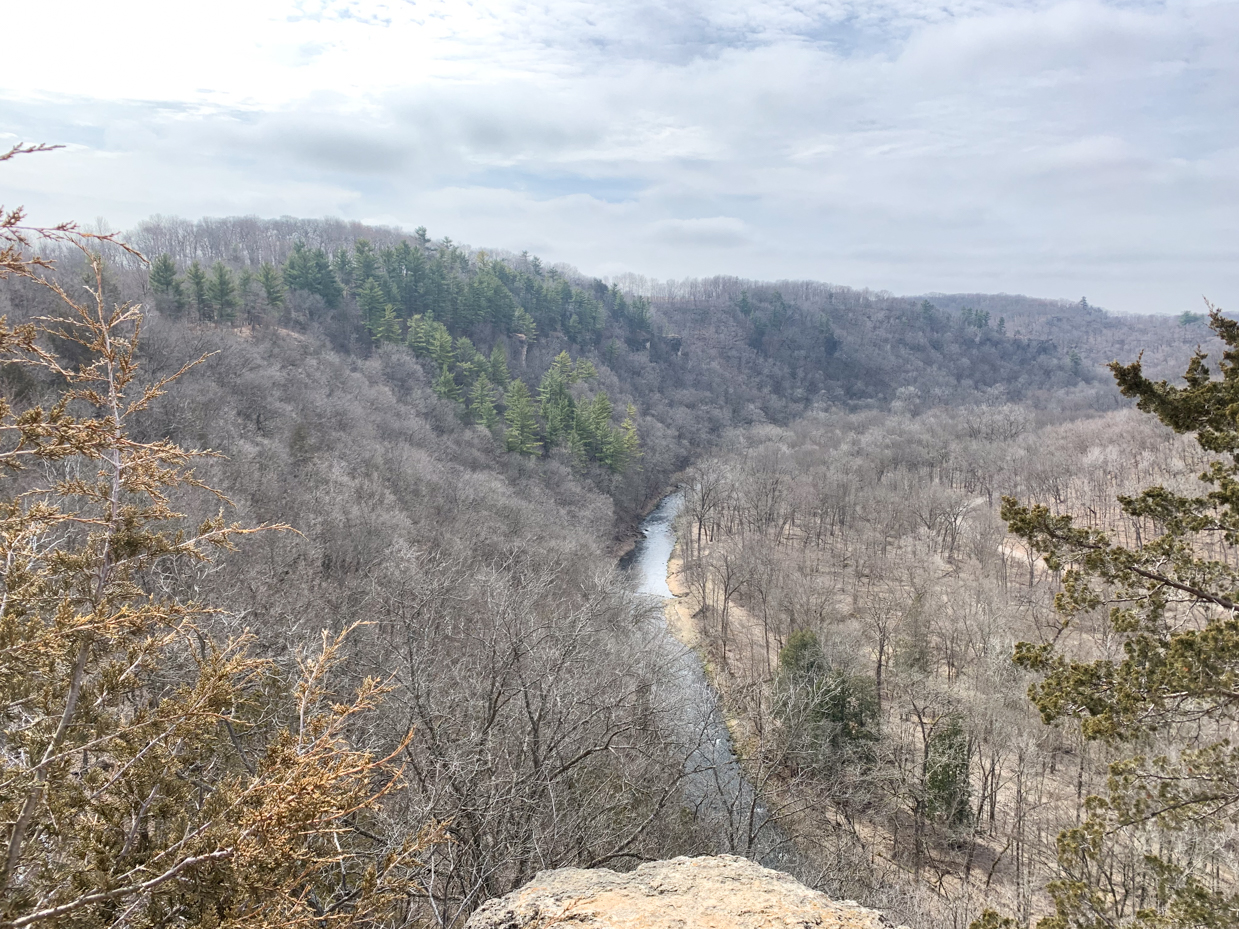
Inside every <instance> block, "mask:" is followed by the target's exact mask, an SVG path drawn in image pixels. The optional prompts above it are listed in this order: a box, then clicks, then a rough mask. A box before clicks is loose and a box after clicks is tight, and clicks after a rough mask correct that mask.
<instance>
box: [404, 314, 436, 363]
mask: <svg viewBox="0 0 1239 929" xmlns="http://www.w3.org/2000/svg"><path fill="white" fill-rule="evenodd" d="M429 328H430V323H429V322H427V320H426V318H425V317H424V316H422V315H421V314H420V313H419V314H417V315H416V316H414V317H412V318H411V319H410V320H409V331H408V332H407V333H405V337H404V344H405V345H407V346H409V348H411V349H413V354H414V355H416V356H417V357H418V358H425V357H426V355H428V354H429V353H430V349H429V347H428V345H427V343H426V330H427V329H429Z"/></svg>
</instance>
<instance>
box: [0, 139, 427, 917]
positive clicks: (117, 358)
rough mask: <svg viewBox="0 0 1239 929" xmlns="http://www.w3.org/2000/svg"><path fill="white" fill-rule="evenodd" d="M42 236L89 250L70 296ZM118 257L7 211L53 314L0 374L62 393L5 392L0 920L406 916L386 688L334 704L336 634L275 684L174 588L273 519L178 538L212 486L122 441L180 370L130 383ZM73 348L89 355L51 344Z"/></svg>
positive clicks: (189, 531) (10, 345)
mask: <svg viewBox="0 0 1239 929" xmlns="http://www.w3.org/2000/svg"><path fill="white" fill-rule="evenodd" d="M41 148H42V147H29V146H27V147H19V148H15V149H13V150H11V151H10V152H8V153H7V154H4V155H0V161H4V160H8V159H9V158H11V157H13V156H14V155H16V154H25V153H28V152H31V151H37V150H40V149H41ZM49 240H50V241H51V242H53V243H58V244H59V246H60V247H65V248H67V247H71V246H77V247H78V248H80V249H81V250H82V252H83V253H84V255H85V257H86V260H87V262H88V265H89V267H90V268H91V269H92V270H93V275H94V280H95V286H93V287H86V288H85V289H84V291H85V295H86V296H85V297H79V296H77V295H76V294H75V293H71V292H70V291H69V290H67V289H66V288H65V287H64V286H62V285H61V284H60V283H58V282H57V280H56V279H55V278H54V276H53V275H52V274H51V273H50V271H51V269H52V262H51V261H50V260H48V259H47V258H44V257H39V256H38V255H36V254H34V253H33V252H32V243H36V242H39V241H44V242H46V241H49ZM111 246H116V247H121V248H125V246H123V245H122V244H121V243H118V242H114V241H113V240H111V239H110V237H107V236H97V235H91V234H88V233H84V232H81V231H79V230H77V229H76V228H75V227H74V226H73V225H72V224H64V225H60V226H57V227H54V228H47V229H39V228H32V227H28V226H25V225H23V214H22V211H21V210H20V209H17V210H10V211H7V212H5V211H3V210H0V278H9V279H14V280H15V282H18V283H22V282H24V283H26V284H28V285H31V286H35V287H45V288H49V289H50V290H51V291H53V292H54V293H55V295H56V296H57V297H58V298H59V300H60V301H61V304H62V307H61V312H60V313H59V314H58V315H57V316H56V317H54V318H53V317H44V318H40V319H37V320H35V321H33V322H32V323H30V324H25V325H19V326H15V327H11V326H9V325H8V323H7V321H5V320H0V359H2V361H3V363H4V364H5V365H8V366H20V368H22V369H24V370H27V371H30V372H31V373H32V374H34V375H36V376H40V377H42V378H44V381H45V382H46V383H49V384H53V385H56V387H57V390H58V391H59V396H58V399H57V400H56V401H55V403H54V404H53V405H51V406H50V408H47V409H45V408H43V407H39V406H34V407H30V408H26V409H17V408H15V407H14V405H13V404H12V403H11V402H10V400H9V399H8V398H6V397H2V396H0V466H2V470H0V473H2V474H3V475H4V479H5V480H6V481H8V482H9V484H10V488H9V490H10V492H9V493H7V494H0V498H2V499H0V927H3V929H20V927H27V926H56V927H88V926H89V927H97V926H113V925H115V926H121V925H124V926H132V927H145V926H238V927H239V926H252V927H269V926H270V927H274V926H280V927H299V926H311V925H313V926H324V925H367V926H371V925H401V924H403V923H404V922H405V921H406V920H407V917H408V912H407V908H408V901H409V896H408V890H407V886H406V881H407V880H408V879H409V875H410V874H411V868H412V865H413V861H412V856H413V855H414V854H415V853H416V851H417V850H418V849H419V848H420V847H423V846H424V844H425V843H426V842H428V841H431V840H432V836H431V835H430V834H429V833H424V834H422V835H416V836H410V837H407V838H404V839H397V840H385V839H384V838H383V836H382V835H381V834H380V833H382V832H383V831H384V830H383V824H382V819H381V809H380V807H381V802H382V801H383V799H384V798H385V797H386V796H388V795H389V794H391V793H392V792H394V791H396V790H397V789H399V787H400V785H401V779H400V771H399V770H398V769H397V768H396V767H395V766H394V765H393V762H392V759H393V758H395V757H396V755H397V754H399V753H401V752H403V751H404V749H405V747H406V746H407V744H408V739H407V738H406V739H405V740H404V741H403V742H401V743H400V744H397V745H394V746H388V747H387V751H385V752H383V753H381V754H376V753H375V752H374V751H372V750H370V749H369V748H368V747H365V746H363V745H362V744H360V743H359V741H358V736H359V734H361V733H362V732H364V726H363V725H361V724H360V723H361V722H362V721H363V720H364V718H365V717H366V716H367V714H369V713H370V712H371V711H372V710H373V709H374V708H375V707H376V705H377V704H378V702H379V701H380V700H381V698H382V696H383V693H384V691H385V689H386V688H385V686H384V684H383V683H382V682H380V681H377V680H373V679H370V680H365V681H363V682H361V683H360V685H359V686H358V687H357V689H356V691H355V693H353V695H352V696H351V697H344V698H343V699H341V698H339V697H337V696H336V695H335V694H334V693H333V682H332V677H333V676H332V673H331V672H332V669H333V667H334V666H336V665H337V664H338V662H339V660H340V658H341V651H342V647H343V639H344V637H343V636H342V635H340V636H331V635H328V634H326V633H324V636H323V640H322V642H321V643H320V644H319V646H318V647H317V648H314V649H306V650H303V651H302V652H301V653H300V659H299V662H298V664H299V668H298V669H295V670H291V671H288V670H286V669H283V668H281V667H278V666H277V665H275V664H274V663H272V662H270V661H268V660H265V659H262V658H259V657H257V656H255V655H254V654H253V653H252V650H251V648H250V638H249V636H248V635H246V634H243V633H242V634H237V635H234V636H233V637H231V638H228V639H227V640H218V639H216V638H214V637H213V636H212V635H211V632H210V628H211V626H212V620H214V619H216V618H217V617H216V616H215V615H214V614H215V611H213V610H212V609H211V607H210V605H209V604H206V603H201V602H196V601H194V600H193V599H190V598H188V597H187V596H186V595H185V594H183V593H182V592H181V590H180V585H179V583H178V581H177V580H176V577H177V572H178V570H180V569H183V568H184V567H185V566H187V565H193V564H198V565H201V564H203V563H205V562H208V561H209V560H210V559H211V558H212V556H213V555H214V554H217V553H219V552H221V551H226V550H230V549H232V548H233V546H234V545H235V544H236V543H237V542H238V541H240V540H241V538H242V537H244V536H245V535H247V534H249V533H252V532H256V531H260V530H262V529H277V528H281V527H277V526H266V527H257V528H244V527H242V526H239V525H235V524H233V525H229V524H227V523H226V522H225V521H224V518H223V515H222V510H221V511H220V515H218V516H216V517H215V518H212V519H209V520H207V521H206V522H205V523H204V524H203V525H201V526H198V527H197V528H192V527H187V526H185V525H184V519H183V517H182V516H181V515H180V514H179V513H178V512H177V511H176V510H175V504H174V500H173V498H174V496H175V495H176V493H177V492H185V493H197V492H210V488H207V487H205V485H204V484H203V483H202V482H201V481H200V480H199V479H198V478H196V477H195V476H194V472H193V470H192V468H191V465H192V464H193V462H194V459H195V458H196V457H199V456H201V455H202V454H204V453H202V452H193V451H187V450H185V449H183V448H180V447H178V446H177V445H175V444H174V443H172V442H170V441H166V440H161V441H155V442H138V441H135V440H134V439H132V438H131V437H130V435H131V433H130V431H129V429H128V423H129V422H130V421H131V420H132V418H133V417H134V416H136V415H137V414H139V413H141V412H142V411H143V410H145V409H146V408H147V407H148V406H149V405H150V404H151V403H152V402H153V401H155V400H156V399H157V398H158V397H159V396H160V394H161V393H162V392H163V391H164V389H165V387H166V386H167V384H168V382H169V381H170V380H173V379H175V377H176V376H178V375H173V377H171V378H168V379H164V380H159V381H156V382H153V383H147V384H145V385H143V384H142V382H141V381H140V380H139V377H138V376H139V372H138V368H137V366H136V363H135V351H136V348H137V345H138V335H139V330H140V325H141V314H140V312H139V309H138V308H137V307H136V306H132V305H121V306H114V307H112V308H109V307H108V306H107V305H106V304H105V301H104V297H103V259H102V257H101V255H100V254H99V251H100V250H101V249H102V248H104V247H111ZM69 343H72V345H71V347H72V348H73V349H74V353H75V355H76V356H78V357H83V356H84V357H85V360H84V361H82V362H80V363H78V364H70V363H68V362H66V361H63V360H62V359H61V358H60V357H59V356H58V355H57V354H56V353H55V352H54V351H53V350H52V349H51V348H50V347H49V346H50V345H54V344H59V345H62V346H64V345H66V344H69ZM83 353H84V355H83ZM196 363H197V362H194V364H196ZM10 370H13V369H12V368H10ZM216 625H218V624H216Z"/></svg>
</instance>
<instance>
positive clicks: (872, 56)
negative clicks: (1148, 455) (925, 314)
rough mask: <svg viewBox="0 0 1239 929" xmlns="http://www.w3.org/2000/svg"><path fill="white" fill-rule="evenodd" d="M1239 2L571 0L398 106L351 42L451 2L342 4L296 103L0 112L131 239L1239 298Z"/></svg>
mask: <svg viewBox="0 0 1239 929" xmlns="http://www.w3.org/2000/svg"><path fill="white" fill-rule="evenodd" d="M456 6H457V7H460V6H461V5H459V4H457V5H456ZM435 9H439V8H432V10H431V12H432V13H433V12H434V11H435ZM441 9H442V10H448V7H446V6H445V7H442V8H441ZM1234 10H1235V7H1234V5H1233V4H1231V3H1217V4H1207V3H1206V4H1196V5H1182V6H1173V7H1172V6H1164V5H1153V4H1151V5H1140V4H1134V5H1132V4H1122V5H1115V4H1106V3H1100V2H1066V3H1032V4H1023V3H1021V4H1016V3H1002V2H988V0H958V2H951V0H948V2H947V3H945V4H943V3H937V2H935V3H929V2H927V0H926V2H923V3H922V2H920V0H878V2H867V3H860V2H856V3H851V2H812V0H809V2H790V0H789V2H783V0H765V2H757V3H753V2H748V3H742V2H738V0H716V2H712V3H707V2H704V0H701V2H698V0H689V2H682V3H678V4H675V5H672V6H668V5H666V4H651V3H646V2H644V0H637V2H627V3H626V2H616V3H612V4H606V5H603V4H597V3H593V2H585V0H562V2H558V3H548V4H543V5H520V6H514V7H513V8H512V9H511V10H506V11H505V10H504V9H501V8H498V9H496V10H495V11H493V15H491V16H490V17H489V18H487V19H485V21H482V20H480V19H479V20H478V21H477V22H472V21H468V20H467V19H465V20H462V19H460V18H459V16H458V17H457V18H456V19H453V18H452V15H456V14H451V15H449V13H448V12H443V14H442V16H441V17H440V20H436V21H434V22H431V21H430V20H429V19H428V20H427V22H426V24H425V29H426V30H431V29H437V30H438V31H437V32H435V33H434V35H435V36H436V37H437V38H435V40H434V44H433V46H432V47H430V49H429V51H430V52H431V53H433V56H434V57H433V58H432V60H426V61H424V62H423V60H422V59H420V58H416V57H413V56H412V53H411V52H410V53H409V56H408V57H407V60H406V59H405V58H400V57H399V56H396V57H393V59H392V61H393V64H392V68H393V71H394V73H397V74H398V75H407V76H406V77H405V78H404V79H401V80H396V81H394V82H388V84H387V85H385V86H381V87H379V86H374V87H370V86H366V85H364V84H363V85H359V86H353V85H351V84H350V83H349V81H348V79H347V78H348V77H349V67H348V66H349V65H350V64H351V63H352V62H354V61H355V62H356V63H357V65H358V67H359V68H360V67H362V66H364V65H365V64H366V61H367V60H368V58H367V56H369V57H374V56H376V55H379V54H381V53H382V49H381V47H379V46H376V48H379V51H374V50H373V49H370V48H369V47H366V46H364V44H358V45H357V46H356V48H354V47H353V46H350V45H348V42H358V43H361V42H362V40H363V39H364V40H365V41H373V42H379V43H381V42H382V41H385V40H387V39H386V37H388V36H389V34H390V35H391V36H395V35H397V31H398V30H399V29H400V28H403V27H402V26H401V23H402V22H404V20H406V19H408V18H409V17H414V18H415V17H417V16H422V15H429V14H426V13H425V8H424V6H423V5H421V4H419V5H417V6H410V5H405V4H399V3H392V4H387V5H385V6H380V5H375V4H366V3H360V2H349V3H346V4H336V3H317V4H314V5H313V8H310V7H308V6H303V8H302V9H301V11H300V15H301V16H302V18H303V19H304V20H305V22H300V21H299V26H298V28H301V26H308V27H315V26H316V24H317V26H321V28H322V29H324V30H334V31H325V32H323V33H322V34H321V35H319V34H318V33H314V34H309V35H308V37H307V34H302V33H298V34H297V35H296V36H294V37H290V38H289V41H288V43H287V47H288V48H289V49H293V50H294V52H296V54H295V55H294V59H295V61H296V63H295V64H287V65H284V64H280V65H279V67H282V68H283V67H286V68H290V69H293V71H290V72H289V73H295V74H297V75H301V74H303V73H304V74H305V75H306V81H307V86H306V89H305V92H303V93H301V94H299V95H298V94H294V95H292V96H286V97H284V98H281V99H274V98H273V99H271V100H264V99H263V98H262V96H261V94H255V96H254V98H253V99H248V98H247V99H237V100H233V101H232V102H218V101H215V98H210V99H208V100H202V99H195V100H190V99H171V100H150V101H141V100H134V99H132V98H129V99H124V98H109V99H96V98H91V97H88V96H68V95H65V94H60V95H55V94H51V93H46V94H43V95H42V96H41V97H40V99H39V100H37V101H33V102H32V101H30V100H29V99H23V98H22V97H21V96H20V95H16V94H14V93H8V94H5V93H3V92H2V91H0V113H2V114H3V124H4V125H7V126H9V127H10V129H9V131H10V132H12V133H16V134H18V135H21V136H22V137H23V138H39V139H48V140H51V141H70V142H73V143H75V147H74V148H73V150H71V151H68V152H62V153H59V154H57V155H54V156H44V159H43V160H42V161H38V160H35V159H27V160H25V161H22V162H12V163H10V165H11V166H12V167H11V168H10V167H9V166H7V165H6V166H5V168H4V172H5V173H4V177H5V188H6V190H9V191H11V192H12V193H13V194H16V195H20V198H21V199H24V200H25V201H26V202H27V203H28V204H30V205H31V206H32V207H37V208H38V209H39V211H40V212H48V213H49V215H57V214H55V213H54V212H53V211H55V210H60V211H62V212H61V213H60V214H59V215H71V216H84V217H93V216H95V215H98V214H100V213H103V214H106V215H107V216H108V217H109V218H110V219H111V220H112V222H113V223H116V224H128V223H132V222H134V221H136V220H137V219H140V218H141V217H142V216H144V215H146V214H148V213H151V212H164V213H168V212H179V213H182V214H186V215H203V214H209V215H219V214H222V213H264V214H285V213H294V214H306V215H323V214H329V213H330V214H337V215H344V216H346V217H349V218H357V219H372V220H377V221H383V222H396V223H403V224H405V225H407V226H409V227H412V226H414V225H418V224H421V223H425V224H427V225H428V226H431V228H432V231H433V232H435V233H436V234H448V235H451V236H452V237H453V238H455V239H458V240H463V241H468V242H470V243H472V244H475V245H479V246H495V247H500V248H513V249H517V250H519V249H521V248H530V249H531V250H534V251H538V252H541V253H543V254H544V257H546V258H547V259H548V260H551V261H567V262H570V263H572V264H575V265H577V266H579V267H581V268H582V269H583V270H586V271H590V272H593V273H599V274H605V273H618V272H621V271H637V272H640V273H646V274H651V275H657V276H684V275H688V274H712V273H720V272H721V273H739V274H744V275H748V276H755V277H816V278H824V279H829V280H832V281H835V282H839V283H848V284H854V285H857V286H872V287H876V288H884V289H890V290H896V291H901V292H922V291H959V290H978V289H992V290H1005V291H1023V292H1027V293H1034V294H1039V295H1046V296H1060V295H1061V296H1073V297H1078V296H1079V295H1080V294H1081V293H1085V294H1087V295H1088V297H1089V299H1090V301H1091V302H1095V303H1100V304H1103V305H1109V306H1111V307H1113V308H1115V309H1131V310H1146V311H1148V310H1166V311H1179V310H1182V309H1185V308H1195V306H1196V303H1197V302H1198V300H1199V294H1200V293H1201V292H1202V291H1204V292H1207V293H1209V294H1210V296H1211V297H1213V298H1214V299H1216V300H1218V301H1220V302H1222V303H1224V304H1225V303H1227V302H1228V301H1229V303H1231V304H1232V305H1234V306H1239V263H1237V262H1236V260H1235V259H1236V258H1239V219H1236V217H1235V212H1234V210H1233V204H1234V203H1235V202H1236V194H1239V157H1237V156H1239V118H1237V117H1239V54H1236V53H1237V52H1239V24H1237V23H1236V18H1235V16H1234ZM436 15H438V14H436ZM402 17H403V19H402ZM363 23H365V24H368V25H364V26H363V25H361V24H363ZM346 26H347V27H348V28H357V29H364V30H366V31H364V32H363V33H355V32H347V30H346V29H345V27H346ZM290 28H291V27H290ZM409 28H413V27H409ZM346 32H347V35H348V36H351V38H348V39H347V41H346V40H345V39H343V38H339V36H340V35H344V34H345V33H346ZM405 34H406V33H400V34H399V35H401V36H403V35H405ZM420 34H421V33H419V32H417V31H416V30H414V31H413V32H409V33H407V35H408V36H410V37H411V38H416V37H417V36H418V35H420ZM357 35H361V36H362V39H358V38H357ZM315 36H318V38H315ZM391 41H395V39H391ZM332 43H334V44H332ZM306 49H308V50H310V51H311V52H313V54H310V53H309V52H307V51H305V50H306ZM296 50H301V51H296ZM425 53H426V51H425V50H423V51H422V52H421V53H419V54H425ZM281 54H283V53H281ZM289 54H293V53H292V52H290V53H289ZM391 54H393V55H395V53H394V52H393V53H391ZM350 56H354V57H350ZM328 67H334V68H336V69H337V70H336V71H332V72H330V77H331V80H327V79H326V78H325V77H320V78H318V83H317V84H316V83H315V82H314V81H315V75H318V74H320V72H319V71H316V70H314V69H316V68H328ZM279 73H283V72H279ZM323 73H324V74H326V72H323ZM5 199H8V196H6V198H5Z"/></svg>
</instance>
